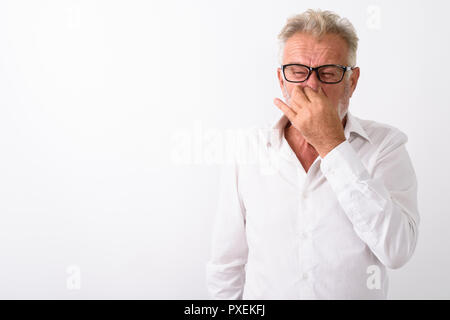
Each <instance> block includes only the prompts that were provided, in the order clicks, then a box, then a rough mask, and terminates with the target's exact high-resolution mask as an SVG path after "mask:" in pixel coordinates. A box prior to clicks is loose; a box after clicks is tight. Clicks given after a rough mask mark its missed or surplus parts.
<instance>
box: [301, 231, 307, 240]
mask: <svg viewBox="0 0 450 320" xmlns="http://www.w3.org/2000/svg"><path fill="white" fill-rule="evenodd" d="M300 238H301V239H303V240H305V239H307V238H308V233H306V232H301V233H300Z"/></svg>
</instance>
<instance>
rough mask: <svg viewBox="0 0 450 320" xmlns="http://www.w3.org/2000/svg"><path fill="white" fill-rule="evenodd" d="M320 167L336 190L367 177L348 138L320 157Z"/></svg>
mask: <svg viewBox="0 0 450 320" xmlns="http://www.w3.org/2000/svg"><path fill="white" fill-rule="evenodd" d="M320 169H321V170H322V173H323V174H324V175H325V177H326V178H327V180H328V181H329V183H330V184H331V185H332V187H333V189H334V190H335V191H338V192H339V191H341V190H343V189H345V188H346V187H347V186H348V185H349V184H351V183H354V182H355V181H359V180H366V179H368V178H369V173H368V171H367V169H366V168H365V167H364V164H363V163H362V161H361V159H360V158H359V156H358V154H357V153H356V152H355V150H354V149H353V147H352V146H351V145H350V142H348V140H345V141H344V142H342V143H340V144H339V145H337V146H336V147H335V148H334V149H333V150H331V151H330V152H328V153H327V154H326V155H325V157H324V158H321V163H320Z"/></svg>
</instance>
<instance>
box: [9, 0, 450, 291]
mask: <svg viewBox="0 0 450 320" xmlns="http://www.w3.org/2000/svg"><path fill="white" fill-rule="evenodd" d="M310 7H311V8H321V9H329V10H333V11H335V12H336V13H338V14H340V15H341V16H345V17H347V18H349V19H350V21H352V23H353V24H354V26H355V28H356V29H357V32H358V36H359V38H360V43H359V45H360V47H359V51H358V66H359V67H360V68H361V77H360V81H359V85H358V88H357V91H356V92H355V94H354V96H353V98H352V100H351V103H350V111H351V112H352V113H353V114H354V115H356V116H358V117H360V118H363V119H372V120H376V121H379V122H384V123H387V124H390V125H393V126H395V127H397V128H399V129H401V130H402V131H404V132H405V133H406V134H407V135H408V137H409V142H408V144H407V148H408V151H409V153H410V156H411V158H412V161H413V164H414V167H415V170H416V174H417V177H418V183H419V211H420V214H421V225H420V234H419V244H418V247H417V250H416V253H415V255H414V256H413V258H412V260H411V261H410V262H409V263H408V264H407V265H406V266H405V267H403V268H401V269H399V270H395V271H390V276H391V280H390V283H391V285H390V293H389V297H390V298H392V299H399V298H406V299H415V298H425V299H429V298H447V299H448V298H450V273H449V270H450V258H449V257H450V254H449V253H450V250H449V249H450V201H449V199H448V190H449V188H448V181H449V179H450V174H449V173H450V170H449V165H448V163H449V162H450V153H449V151H448V147H449V143H448V138H449V133H450V132H449V124H448V121H449V119H450V111H449V110H450V103H449V98H448V93H449V90H448V86H449V81H448V79H449V74H450V67H449V64H450V61H449V59H448V58H449V57H450V45H449V39H450V26H449V22H448V21H449V19H448V15H449V10H450V5H449V4H448V2H447V1H437V0H436V1H410V0H408V1H375V0H374V1H370V2H369V1H317V0H315V1H309V2H308V1H280V0H277V1H275V0H271V1H261V0H258V1H256V0H253V1H241V0H227V1H207V0H204V1H199V0H196V1H181V0H179V1H167V0H164V1H163V0H160V1H130V0H127V1H110V0H108V1H107V0H104V1H67V0H64V1H61V0H58V1H56V0H55V1H32V0H29V1H23V0H22V1H17V0H14V1H12V0H11V1H4V0H0V298H39V299H47V298H57V299H79V298H87V299H89V298H101V299H103V298H104V299H108V298H124V299H129V298H137V299H146V298H150V299H163V298H167V299H204V298H207V297H208V296H207V291H206V286H205V263H206V261H207V260H208V258H209V250H210V236H211V226H212V222H213V219H214V214H215V208H216V201H217V196H218V194H217V191H218V189H217V188H218V185H217V183H218V171H219V168H220V166H219V165H218V163H214V162H213V163H208V162H207V159H206V158H205V157H204V156H203V154H202V153H199V152H200V151H198V150H201V149H195V150H197V151H195V152H194V151H193V154H194V153H195V154H196V157H195V159H194V157H193V158H192V159H194V160H192V161H189V159H188V160H186V159H185V162H184V163H180V161H178V162H177V161H174V156H173V154H174V148H175V149H176V148H178V147H179V140H177V139H178V138H174V137H176V136H177V135H178V137H179V136H180V134H181V135H182V136H183V135H184V137H185V138H186V137H188V139H190V140H189V141H191V142H192V144H191V146H192V147H191V150H194V147H193V146H195V145H197V146H198V145H200V146H202V145H204V144H206V143H207V142H206V140H205V139H206V135H207V134H205V132H207V131H208V130H225V129H238V128H246V127H250V126H254V125H259V124H263V123H267V122H268V121H272V120H273V119H275V118H276V117H278V116H279V115H280V112H279V111H278V109H277V108H276V107H275V106H274V105H273V104H272V101H273V98H274V97H281V93H280V90H279V87H278V84H277V79H276V67H277V64H278V61H277V50H278V47H277V39H276V37H277V34H278V33H279V31H280V30H281V28H282V26H283V25H284V23H285V21H286V18H287V17H289V16H291V15H293V14H296V13H300V12H302V11H304V10H306V9H308V8H310ZM71 266H72V267H71ZM73 270H75V273H74V271H73ZM74 276H76V280H79V281H80V282H76V283H78V284H79V285H80V287H79V288H78V287H77V286H75V287H74V286H73V285H72V286H71V285H70V283H72V284H73V283H74V282H73V281H72V280H73V279H74V278H73V277H74Z"/></svg>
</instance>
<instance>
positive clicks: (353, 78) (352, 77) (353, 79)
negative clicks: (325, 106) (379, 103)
mask: <svg viewBox="0 0 450 320" xmlns="http://www.w3.org/2000/svg"><path fill="white" fill-rule="evenodd" d="M359 75H360V69H359V67H356V68H355V69H353V70H352V74H351V75H350V79H349V80H350V97H351V96H352V95H353V92H354V91H355V89H356V86H357V85H358V79H359Z"/></svg>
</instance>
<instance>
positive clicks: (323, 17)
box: [278, 9, 359, 66]
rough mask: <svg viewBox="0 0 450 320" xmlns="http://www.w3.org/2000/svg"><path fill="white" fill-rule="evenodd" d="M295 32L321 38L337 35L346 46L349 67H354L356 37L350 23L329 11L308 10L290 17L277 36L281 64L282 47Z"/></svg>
mask: <svg viewBox="0 0 450 320" xmlns="http://www.w3.org/2000/svg"><path fill="white" fill-rule="evenodd" d="M297 32H304V33H307V34H311V35H313V36H315V37H317V38H319V39H320V38H321V37H322V36H324V35H325V34H337V35H339V36H340V37H342V39H344V40H345V42H346V43H347V45H348V61H347V63H348V64H349V65H350V66H355V65H356V51H357V49H358V40H359V39H358V36H357V35H356V31H355V28H354V27H353V25H352V23H351V22H350V21H349V20H348V19H346V18H341V17H340V16H338V15H337V14H335V13H333V12H331V11H322V10H320V9H319V10H313V9H309V10H307V11H305V12H303V13H300V14H297V15H295V16H292V17H290V18H289V19H288V20H287V22H286V25H285V26H284V27H283V29H282V30H281V32H280V34H279V35H278V39H279V40H280V53H279V60H280V61H279V62H280V64H281V63H282V59H283V51H284V46H285V44H286V41H287V39H289V38H290V37H291V36H293V35H294V34H295V33H297Z"/></svg>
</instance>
